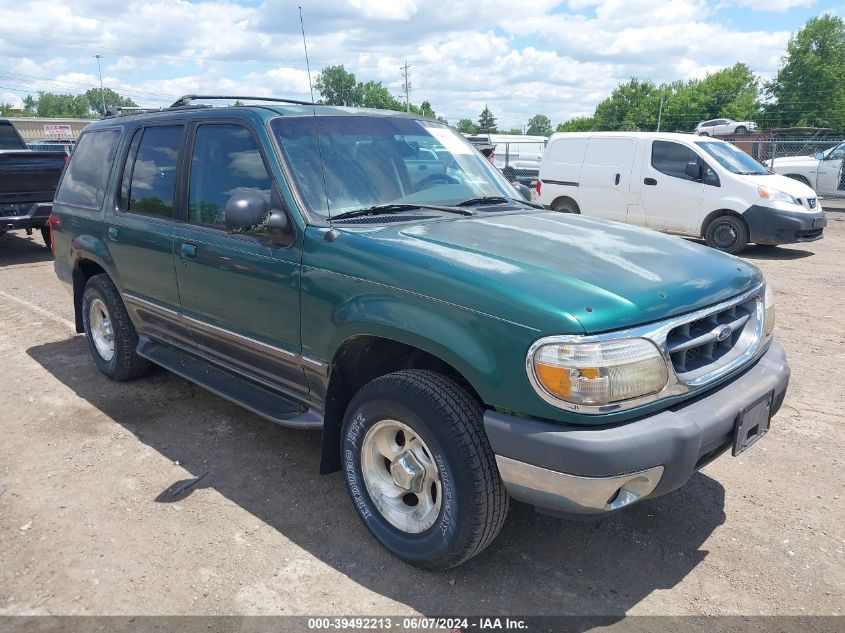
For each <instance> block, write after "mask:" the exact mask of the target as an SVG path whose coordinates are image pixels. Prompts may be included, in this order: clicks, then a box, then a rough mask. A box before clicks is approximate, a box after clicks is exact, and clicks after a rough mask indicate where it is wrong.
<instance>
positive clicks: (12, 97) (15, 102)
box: [0, 92, 23, 110]
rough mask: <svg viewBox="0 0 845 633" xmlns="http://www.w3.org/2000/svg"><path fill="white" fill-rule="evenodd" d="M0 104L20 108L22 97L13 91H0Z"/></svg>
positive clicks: (21, 106)
mask: <svg viewBox="0 0 845 633" xmlns="http://www.w3.org/2000/svg"><path fill="white" fill-rule="evenodd" d="M0 104H4V105H5V104H9V105H11V106H12V107H13V108H15V109H17V110H20V109H22V108H23V99H21V97H20V95H16V94H15V93H14V92H0Z"/></svg>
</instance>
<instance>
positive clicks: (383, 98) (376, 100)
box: [353, 75, 405, 110]
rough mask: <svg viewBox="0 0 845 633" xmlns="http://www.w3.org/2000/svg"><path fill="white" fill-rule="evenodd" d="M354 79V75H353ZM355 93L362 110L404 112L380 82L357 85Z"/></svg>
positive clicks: (400, 104) (403, 106) (402, 105)
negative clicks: (357, 95) (374, 109)
mask: <svg viewBox="0 0 845 633" xmlns="http://www.w3.org/2000/svg"><path fill="white" fill-rule="evenodd" d="M353 77H354V75H353ZM355 92H357V93H358V94H359V95H360V103H359V104H358V105H360V106H361V107H363V108H380V109H382V110H404V109H405V105H404V104H402V103H399V100H398V99H396V97H394V96H393V95H392V94H390V91H389V90H388V89H387V88H385V87H384V86H383V85H382V83H381V82H380V81H368V82H366V83H359V84H357V85H356V87H355Z"/></svg>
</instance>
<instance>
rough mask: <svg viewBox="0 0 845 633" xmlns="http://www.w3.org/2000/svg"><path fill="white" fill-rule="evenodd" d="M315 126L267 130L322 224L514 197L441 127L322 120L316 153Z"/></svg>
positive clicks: (295, 122) (297, 121) (395, 120)
mask: <svg viewBox="0 0 845 633" xmlns="http://www.w3.org/2000/svg"><path fill="white" fill-rule="evenodd" d="M314 123H315V121H314V117H282V118H278V119H275V120H274V121H273V122H272V124H271V127H272V129H273V133H274V134H275V136H276V138H277V140H278V142H279V146H280V147H281V148H282V152H283V153H284V155H285V159H286V160H287V162H288V164H289V165H290V168H291V171H292V172H293V177H294V180H295V181H296V186H297V188H298V189H299V191H300V192H301V194H302V197H303V198H304V199H305V202H306V204H307V205H308V209H309V210H310V211H311V212H313V213H316V214H319V215H321V216H327V215H329V210H330V211H331V215H337V214H340V213H344V212H346V211H352V210H356V209H363V208H367V207H372V206H376V205H384V204H436V205H442V206H449V205H455V204H457V203H459V202H461V201H464V200H467V199H470V198H479V197H487V196H499V197H508V198H512V197H516V196H517V195H518V194H517V193H516V192H515V191H514V190H513V188H512V187H511V186H510V185H509V184H508V182H507V181H506V180H505V179H504V177H503V176H502V175H501V174H500V173H499V172H498V170H496V168H495V167H493V165H491V164H490V162H489V161H488V160H486V159H485V158H484V157H483V156H482V155H481V154H479V153H478V151H476V149H475V148H473V146H472V145H470V144H469V143H468V142H467V141H466V140H465V139H464V138H463V137H462V136H461V135H460V134H458V133H457V132H455V131H454V130H453V129H451V128H449V127H447V126H445V125H441V124H438V123H434V122H431V121H420V120H416V119H406V118H399V117H388V116H379V117H375V116H369V117H368V116H321V117H317V125H318V129H319V134H320V136H319V145H318V143H317V136H316V134H315V126H314ZM321 154H322V165H321V164H320V163H321V161H320V157H321ZM324 176H325V183H324V182H323V178H324ZM327 196H328V200H327V199H326V198H327ZM327 203H328V204H327Z"/></svg>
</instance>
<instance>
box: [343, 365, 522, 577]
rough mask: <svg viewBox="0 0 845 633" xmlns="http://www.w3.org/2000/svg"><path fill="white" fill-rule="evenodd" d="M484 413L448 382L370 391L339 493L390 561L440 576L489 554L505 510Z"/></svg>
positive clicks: (350, 429) (399, 377)
mask: <svg viewBox="0 0 845 633" xmlns="http://www.w3.org/2000/svg"><path fill="white" fill-rule="evenodd" d="M483 413H484V412H483V409H482V407H481V405H480V404H479V403H478V402H477V401H476V400H475V398H473V397H472V396H471V395H470V394H469V393H468V392H467V391H466V390H465V389H464V388H463V387H461V386H460V385H458V384H457V383H455V382H454V381H452V380H450V379H449V378H446V377H445V376H443V375H441V374H438V373H435V372H432V371H423V370H403V371H398V372H395V373H392V374H387V375H385V376H381V377H380V378H376V379H375V380H373V381H371V382H369V383H367V384H366V385H365V386H364V387H363V388H362V389H361V390H360V391H359V392H358V393H357V394H356V395H355V397H354V398H353V399H352V402H351V403H350V404H349V407H348V408H347V411H346V416H345V419H344V422H343V429H342V434H341V442H342V446H341V448H342V450H341V457H342V460H343V471H344V474H345V477H346V486H347V488H348V490H349V494H350V495H351V496H352V501H353V503H354V505H355V508H356V510H358V514H359V516H360V517H361V520H362V521H363V522H364V524H365V525H366V526H367V528H368V529H369V530H370V532H371V533H372V534H373V536H375V538H376V539H377V540H378V541H379V542H380V543H381V544H382V545H383V546H384V547H385V548H386V549H387V550H388V551H390V552H391V553H392V554H394V555H395V556H398V557H399V558H401V559H402V560H404V561H406V562H408V563H410V564H412V565H416V566H418V567H423V568H426V569H447V568H449V567H454V566H456V565H459V564H461V563H463V562H464V561H466V560H468V559H470V558H472V557H473V556H475V555H476V554H478V553H479V552H481V551H482V550H483V549H484V548H485V547H487V546H488V545H489V544H490V543H491V542H492V541H493V539H495V538H496V535H497V534H498V533H499V530H501V528H502V525H503V524H504V521H505V517H506V515H507V511H508V493H507V491H506V490H505V487H504V484H503V483H502V480H501V477H500V476H499V470H498V468H497V467H496V461H495V458H494V456H493V451H492V449H491V448H490V443H489V441H488V440H487V436H486V434H485V432H484V427H483V423H482V417H483Z"/></svg>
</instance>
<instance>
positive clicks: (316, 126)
mask: <svg viewBox="0 0 845 633" xmlns="http://www.w3.org/2000/svg"><path fill="white" fill-rule="evenodd" d="M299 26H300V27H301V28H302V47H303V48H304V49H305V68H306V70H307V71H308V90H310V91H311V109H312V111H313V113H314V135H315V136H316V137H317V154H318V155H319V156H320V174H321V175H322V176H323V193H324V194H325V196H326V213H327V214H328V218H329V232H328V233H326V240H328V241H329V242H334V241H335V240H336V239H337V233H335V231H334V228H333V227H332V209H331V206H330V205H329V185H328V182H326V168H325V166H324V165H323V146H322V144H321V143H320V126H319V124H318V123H317V106H316V105H314V86H313V85H312V84H311V64H310V63H309V61H308V44H306V43H305V22H303V20H302V7H299Z"/></svg>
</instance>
